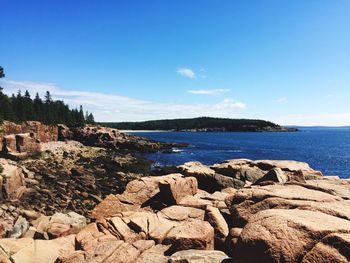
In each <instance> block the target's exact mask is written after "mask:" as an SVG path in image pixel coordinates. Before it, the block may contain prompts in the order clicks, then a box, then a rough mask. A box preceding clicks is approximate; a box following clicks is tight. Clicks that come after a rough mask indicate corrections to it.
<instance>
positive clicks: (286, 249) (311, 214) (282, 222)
mask: <svg viewBox="0 0 350 263" xmlns="http://www.w3.org/2000/svg"><path fill="white" fill-rule="evenodd" d="M344 232H346V233H350V221H348V220H345V219H342V218H338V217H334V216H331V215H327V214H324V213H321V212H315V211H308V210H300V209H291V210H286V209H268V210H264V211H261V212H259V213H257V214H256V215H254V216H253V217H252V218H251V219H250V220H249V223H248V224H247V225H246V226H245V227H244V229H243V231H242V233H241V235H240V237H239V239H238V243H237V247H236V250H235V254H234V259H235V262H238V263H240V262H244V263H250V262H252V263H253V262H262V263H264V262H300V261H302V259H303V257H304V256H305V255H306V254H308V253H309V251H310V250H311V249H312V248H313V247H315V245H317V244H318V243H319V242H322V241H321V240H322V239H323V238H324V237H326V236H327V235H329V234H331V233H335V234H336V233H344ZM341 244H342V245H341ZM341 244H337V245H338V246H344V247H346V244H348V241H346V242H343V243H341ZM310 253H311V252H310ZM340 253H342V252H340ZM327 257H328V258H331V257H332V256H331V255H329V254H328V253H327ZM309 258H311V255H309ZM309 262H310V261H309ZM311 262H317V261H311ZM323 262H324V261H323ZM333 262H338V261H333Z"/></svg>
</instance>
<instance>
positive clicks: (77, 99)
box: [0, 80, 246, 121]
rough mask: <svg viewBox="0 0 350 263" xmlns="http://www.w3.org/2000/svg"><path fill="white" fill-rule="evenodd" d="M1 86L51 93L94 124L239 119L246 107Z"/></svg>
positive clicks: (25, 85)
mask: <svg viewBox="0 0 350 263" xmlns="http://www.w3.org/2000/svg"><path fill="white" fill-rule="evenodd" d="M0 86H2V87H4V88H5V89H4V92H6V93H7V94H9V95H10V94H12V93H16V92H17V91H18V90H19V89H21V90H22V91H25V90H28V91H29V92H30V93H31V94H32V95H34V94H35V93H36V92H38V93H39V94H40V95H41V96H43V95H44V94H45V92H46V91H50V93H51V95H52V97H53V98H54V99H61V100H64V101H65V102H66V103H68V104H69V105H70V106H71V107H78V106H79V105H81V104H82V105H83V106H84V109H85V110H88V111H89V112H93V113H94V115H95V118H96V120H97V121H142V120H150V119H165V118H180V117H181V118H192V117H198V116H209V117H231V118H236V117H242V116H241V110H243V109H245V108H246V104H245V103H243V102H239V101H234V100H232V99H225V100H222V101H219V102H217V103H212V104H210V103H188V104H185V103H164V102H157V101H149V100H139V99H135V98H131V97H125V96H119V95H115V94H105V93H100V92H83V91H76V90H67V89H62V88H60V87H58V86H56V85H55V84H52V83H36V82H30V81H13V80H2V81H0Z"/></svg>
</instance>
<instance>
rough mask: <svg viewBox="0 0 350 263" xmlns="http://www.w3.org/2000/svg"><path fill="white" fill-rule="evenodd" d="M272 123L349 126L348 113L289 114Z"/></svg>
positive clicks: (349, 113)
mask: <svg viewBox="0 0 350 263" xmlns="http://www.w3.org/2000/svg"><path fill="white" fill-rule="evenodd" d="M271 119H272V118H271ZM274 121H275V122H277V123H280V124H284V125H302V126H303V125H304V126H318V125H324V126H349V125H350V112H347V113H319V114H290V115H285V116H280V117H279V118H275V119H274Z"/></svg>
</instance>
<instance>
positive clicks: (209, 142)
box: [134, 128, 350, 178]
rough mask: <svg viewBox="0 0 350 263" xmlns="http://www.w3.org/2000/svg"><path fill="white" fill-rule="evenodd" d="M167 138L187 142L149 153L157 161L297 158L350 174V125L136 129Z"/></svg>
mask: <svg viewBox="0 0 350 263" xmlns="http://www.w3.org/2000/svg"><path fill="white" fill-rule="evenodd" d="M134 134H137V135H139V136H143V137H146V138H149V139H153V140H158V141H164V142H183V143H188V144H189V147H187V148H181V149H173V151H172V152H171V153H161V152H157V153H151V154H146V158H148V159H150V160H153V161H154V162H155V164H156V165H161V166H162V165H180V164H183V163H184V162H188V161H199V162H202V163H204V164H207V165H211V164H214V163H219V162H222V161H224V160H228V159H237V158H248V159H252V160H261V159H274V160H296V161H302V162H307V163H309V164H310V166H311V167H312V168H314V169H317V170H320V171H322V172H323V174H324V175H338V176H340V177H342V178H350V128H301V129H300V131H299V132H285V133H282V132H281V133H279V132H257V133H254V132H251V133H250V132H208V133H207V132H135V133H134Z"/></svg>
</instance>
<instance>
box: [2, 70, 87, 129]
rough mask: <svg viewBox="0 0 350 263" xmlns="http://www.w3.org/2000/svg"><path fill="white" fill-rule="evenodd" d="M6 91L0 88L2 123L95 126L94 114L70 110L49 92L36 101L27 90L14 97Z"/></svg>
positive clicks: (81, 110) (36, 97)
mask: <svg viewBox="0 0 350 263" xmlns="http://www.w3.org/2000/svg"><path fill="white" fill-rule="evenodd" d="M3 77H5V74H4V69H3V68H2V67H0V78H3ZM3 91H4V89H3V88H2V87H0V123H1V122H3V121H5V120H6V121H13V122H16V123H21V122H24V121H29V120H30V121H40V122H42V123H44V124H58V123H61V124H66V125H68V126H82V125H84V124H93V123H94V116H93V114H92V113H88V112H86V113H85V114H84V110H83V107H82V106H80V108H79V109H70V108H69V106H68V105H67V104H65V103H64V102H63V101H61V100H53V99H52V96H51V94H50V92H49V91H47V92H46V94H45V96H44V98H43V99H42V98H40V96H39V94H38V93H36V94H35V96H34V99H33V98H32V97H31V94H30V93H29V92H28V90H26V91H25V92H24V93H23V94H22V91H20V90H19V91H18V92H17V94H12V96H8V95H6V94H5V93H4V92H3Z"/></svg>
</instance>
